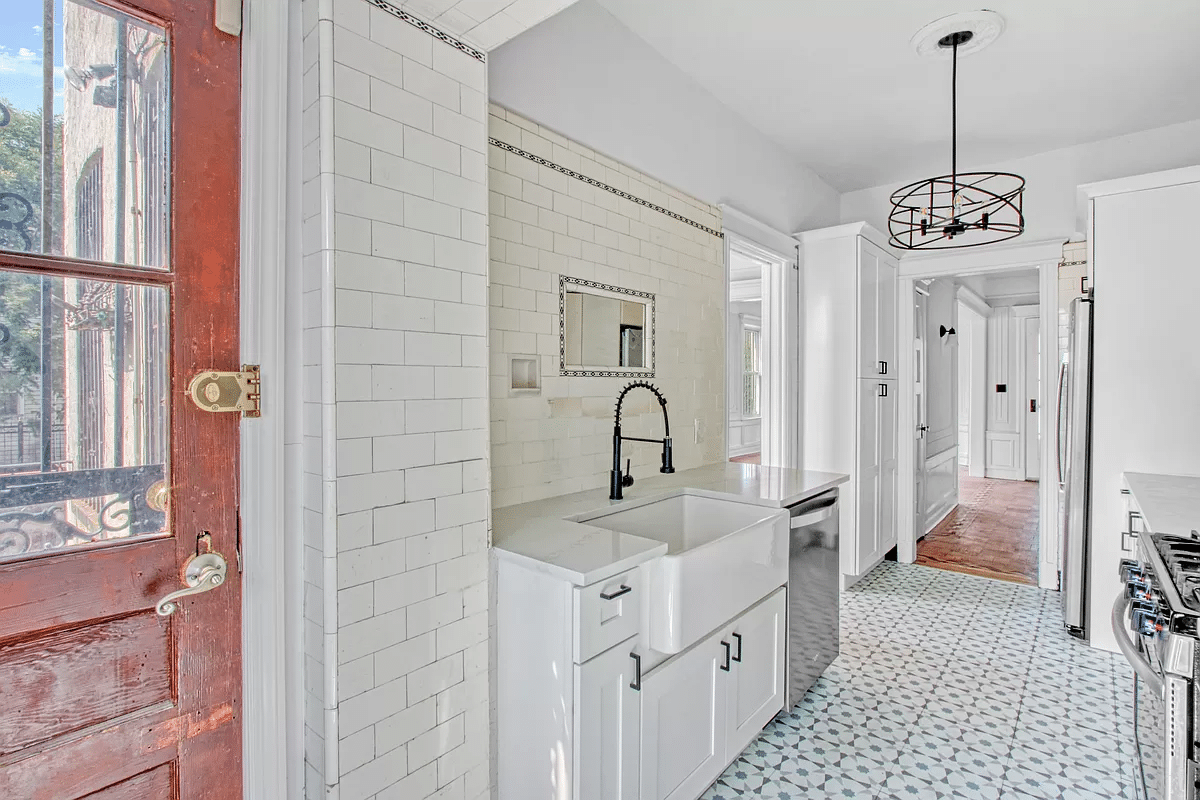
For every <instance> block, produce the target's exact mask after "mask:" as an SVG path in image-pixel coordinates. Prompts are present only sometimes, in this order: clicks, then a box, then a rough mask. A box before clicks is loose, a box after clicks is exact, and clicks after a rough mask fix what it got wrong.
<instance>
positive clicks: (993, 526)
mask: <svg viewBox="0 0 1200 800" xmlns="http://www.w3.org/2000/svg"><path fill="white" fill-rule="evenodd" d="M1040 300H1041V298H1040V283H1039V273H1038V269H1037V268H1029V267H1026V268H1022V269H1011V270H1000V271H996V272H990V273H985V274H978V273H975V274H968V275H951V276H947V277H938V278H931V279H921V280H916V281H914V283H913V296H912V314H913V330H914V337H913V340H914V341H913V362H912V363H913V367H914V376H913V378H914V392H913V403H914V419H915V422H916V430H915V435H914V448H915V449H914V455H915V459H914V461H915V482H914V500H915V502H914V508H915V517H914V532H915V533H916V536H917V545H916V562H917V563H918V564H925V565H927V566H933V567H939V568H942V569H948V570H952V571H956V572H965V573H969V574H973V575H981V576H984V577H990V578H997V579H1000V580H1007V581H1013V582H1016V583H1024V584H1028V585H1032V586H1036V585H1037V584H1038V577H1039V575H1038V573H1039V549H1040V542H1039V537H1040V534H1041V531H1040V524H1039V513H1040V503H1041V500H1040V492H1041V484H1040V482H1039V480H1040V477H1041V474H1042V469H1041V453H1042V446H1043V440H1042V439H1043V436H1045V422H1044V420H1043V416H1044V415H1043V413H1042V408H1041V403H1042V400H1041V398H1043V397H1045V387H1044V386H1043V385H1042V383H1043V382H1042V379H1041V375H1042V373H1043V371H1044V368H1045V364H1044V363H1043V355H1042V353H1043V348H1042V346H1041V310H1042V309H1041V303H1040Z"/></svg>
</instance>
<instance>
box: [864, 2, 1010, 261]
mask: <svg viewBox="0 0 1200 800" xmlns="http://www.w3.org/2000/svg"><path fill="white" fill-rule="evenodd" d="M959 16H960V15H955V16H954V17H947V18H944V19H941V20H937V21H935V22H933V23H931V24H930V25H927V26H926V27H925V28H923V29H922V30H921V31H918V33H917V35H916V36H915V37H913V46H914V47H916V49H917V52H919V53H923V54H933V53H935V52H940V53H944V52H947V51H948V52H949V55H950V59H951V63H952V65H953V66H952V67H951V89H950V109H951V110H950V174H949V175H938V176H937V177H934V178H926V179H925V180H921V181H917V182H916V183H910V184H908V185H907V186H904V187H901V188H900V189H897V190H896V191H895V192H893V193H892V198H891V201H892V211H891V214H889V215H888V233H889V234H890V239H889V241H890V243H891V244H892V245H893V246H895V247H898V248H900V249H902V250H950V249H952V248H960V247H978V246H980V245H986V244H996V243H997V242H1003V241H1006V240H1008V239H1012V238H1014V237H1017V236H1020V235H1021V233H1022V232H1023V231H1024V230H1025V214H1024V211H1023V208H1022V200H1023V196H1024V192H1025V179H1024V178H1022V177H1021V176H1020V175H1014V174H1013V173H1011V172H959V171H958V55H959V52H960V51H961V52H963V53H971V52H978V51H979V50H981V49H982V48H983V46H985V45H987V44H990V43H991V42H992V41H994V40H995V39H996V37H997V36H999V35H1000V32H1001V31H1002V30H1003V29H1004V22H1003V18H1001V17H1000V15H999V14H996V13H994V12H991V11H980V12H974V13H973V14H969V15H963V16H965V17H970V18H971V19H969V20H959V19H958V18H957V17H959ZM963 24H966V25H968V27H962V28H959V27H958V26H959V25H963ZM948 28H957V29H956V30H950V31H949V32H943V31H946V30H947V29H948ZM976 30H978V31H980V35H981V37H982V39H983V40H982V41H981V40H977V38H976ZM933 35H938V38H937V39H936V40H933V41H934V42H936V48H935V49H934V50H930V41H931V37H932V36H933ZM972 42H974V45H972Z"/></svg>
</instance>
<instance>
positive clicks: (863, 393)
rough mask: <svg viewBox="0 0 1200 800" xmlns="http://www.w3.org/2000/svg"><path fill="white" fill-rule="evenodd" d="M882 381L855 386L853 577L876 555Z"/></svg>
mask: <svg viewBox="0 0 1200 800" xmlns="http://www.w3.org/2000/svg"><path fill="white" fill-rule="evenodd" d="M884 385H886V384H884V382H883V381H874V380H860V381H859V382H858V470H857V477H858V487H857V489H858V498H857V501H858V502H857V505H856V508H857V512H858V519H857V521H856V525H855V532H854V533H855V542H854V545H855V547H854V565H853V566H854V574H855V575H861V574H862V572H863V570H864V569H865V568H866V566H867V565H868V564H871V563H873V562H874V560H875V558H876V556H877V554H878V552H879V506H878V499H879V428H878V426H879V401H880V397H879V394H880V392H881V387H883V386H884Z"/></svg>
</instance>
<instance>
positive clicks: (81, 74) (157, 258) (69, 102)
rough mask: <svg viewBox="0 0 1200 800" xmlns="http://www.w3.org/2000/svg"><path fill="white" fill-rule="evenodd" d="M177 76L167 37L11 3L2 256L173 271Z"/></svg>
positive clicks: (1, 152) (1, 92)
mask: <svg viewBox="0 0 1200 800" xmlns="http://www.w3.org/2000/svg"><path fill="white" fill-rule="evenodd" d="M46 31H51V32H52V35H50V36H47V35H46V33H45V32H46ZM168 66H169V64H168V48H167V40H166V34H165V32H164V31H163V30H162V29H161V28H159V27H157V26H155V25H150V24H148V23H146V22H143V21H141V20H138V19H135V18H134V17H131V16H129V15H128V14H124V13H122V12H120V11H116V10H113V9H110V8H105V7H104V6H101V5H98V4H93V3H84V2H72V0H45V2H38V1H37V0H9V2H7V3H6V7H5V19H4V22H3V24H0V106H2V107H0V250H7V251H13V252H19V253H37V254H45V255H65V256H70V257H72V258H83V259H88V260H90V261H107V262H111V263H116V264H125V265H130V266H141V267H156V268H164V267H166V266H167V256H168V253H169V250H168V247H169V242H168V233H169V230H170V225H169V221H170V213H169V212H170V208H169V194H170V193H169V191H168V189H169V183H168V180H169V176H170V157H169V144H170V122H169V117H170V114H169V111H170V108H169V102H168V93H167V92H168ZM43 109H47V111H46V113H45V114H43Z"/></svg>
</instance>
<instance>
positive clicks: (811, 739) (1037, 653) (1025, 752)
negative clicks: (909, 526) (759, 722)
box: [703, 562, 1134, 800]
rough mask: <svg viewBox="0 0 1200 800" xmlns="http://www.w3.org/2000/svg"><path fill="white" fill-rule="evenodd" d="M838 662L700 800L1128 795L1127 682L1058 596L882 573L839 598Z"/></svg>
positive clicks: (1015, 799)
mask: <svg viewBox="0 0 1200 800" xmlns="http://www.w3.org/2000/svg"><path fill="white" fill-rule="evenodd" d="M841 623H842V628H841V640H842V641H841V655H840V656H839V657H838V659H837V660H836V661H835V662H834V663H833V665H832V666H830V667H829V669H828V670H827V671H826V672H825V674H824V675H823V676H822V677H821V679H820V680H818V681H817V684H816V685H815V686H814V687H813V688H812V689H811V690H810V691H809V692H808V694H807V695H806V696H805V697H804V699H803V700H802V701H801V702H800V703H799V704H798V705H797V706H796V707H795V708H794V709H792V710H791V711H790V712H784V713H782V714H780V715H779V716H778V717H776V719H775V720H774V721H773V722H771V723H770V724H769V725H768V726H767V727H766V729H765V730H764V731H763V732H762V734H761V735H760V736H759V738H758V739H757V740H756V741H755V742H754V743H753V744H751V745H750V747H749V748H747V750H746V751H745V752H744V753H743V754H742V755H741V757H740V758H738V760H737V761H735V762H734V763H733V764H732V765H731V766H730V767H729V769H728V770H726V771H725V774H724V775H722V776H721V778H720V779H719V780H718V781H717V782H716V783H715V784H714V785H713V786H712V787H711V788H710V789H709V790H708V791H707V792H706V793H705V794H704V797H703V800H734V798H741V797H753V798H758V797H761V798H772V800H810V799H814V800H815V799H816V798H879V800H895V799H898V798H912V799H914V800H915V799H916V798H922V799H923V798H930V800H937V799H938V798H988V799H990V798H1006V799H1007V798H1011V799H1012V800H1035V799H1038V798H1040V799H1041V800H1114V798H1130V799H1132V798H1133V797H1134V795H1133V764H1134V754H1133V744H1132V738H1131V725H1132V712H1131V708H1130V706H1131V697H1132V691H1133V688H1132V686H1133V684H1132V681H1133V673H1132V671H1131V670H1130V669H1129V667H1128V665H1127V664H1126V663H1125V661H1124V660H1123V659H1122V658H1121V657H1120V656H1119V655H1110V654H1108V653H1105V652H1102V651H1099V650H1093V649H1091V648H1089V647H1087V646H1085V645H1083V644H1081V643H1079V642H1077V641H1075V640H1074V639H1071V638H1070V637H1069V636H1067V635H1066V634H1065V633H1064V632H1063V629H1062V622H1061V616H1060V610H1059V597H1058V594H1057V593H1056V592H1048V591H1043V590H1040V589H1036V588H1033V587H1028V586H1020V585H1018V584H1014V583H1005V582H1001V581H997V580H991V579H988V578H980V577H976V576H973V575H965V574H961V573H953V572H945V571H942V570H937V569H932V568H929V567H922V566H918V565H904V564H895V563H891V562H884V563H883V564H881V565H880V566H879V567H877V568H876V569H875V570H874V571H873V572H872V573H871V574H870V575H868V576H867V577H866V578H864V579H863V580H862V581H860V582H859V584H858V585H856V586H855V587H853V588H852V589H850V590H849V591H847V592H845V593H843V596H842V614H841Z"/></svg>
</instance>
